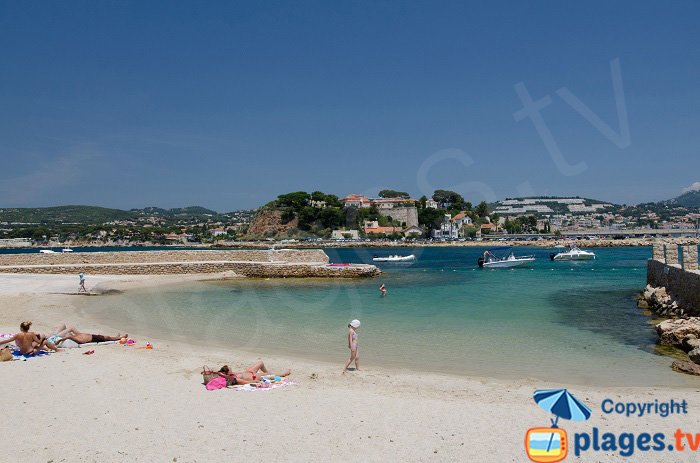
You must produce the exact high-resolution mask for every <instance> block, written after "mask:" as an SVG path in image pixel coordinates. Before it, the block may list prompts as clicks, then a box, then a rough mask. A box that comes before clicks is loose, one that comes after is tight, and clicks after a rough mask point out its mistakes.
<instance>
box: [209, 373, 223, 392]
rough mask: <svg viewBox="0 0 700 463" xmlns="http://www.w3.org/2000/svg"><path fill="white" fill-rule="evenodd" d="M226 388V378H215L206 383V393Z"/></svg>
mask: <svg viewBox="0 0 700 463" xmlns="http://www.w3.org/2000/svg"><path fill="white" fill-rule="evenodd" d="M225 387H226V378H224V377H223V376H219V377H216V378H214V379H212V380H211V381H209V382H208V383H207V391H214V390H216V389H222V388H225Z"/></svg>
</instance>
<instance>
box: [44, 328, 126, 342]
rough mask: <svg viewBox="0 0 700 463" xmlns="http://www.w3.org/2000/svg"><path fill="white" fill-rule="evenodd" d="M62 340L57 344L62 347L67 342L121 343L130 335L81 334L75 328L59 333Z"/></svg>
mask: <svg viewBox="0 0 700 463" xmlns="http://www.w3.org/2000/svg"><path fill="white" fill-rule="evenodd" d="M58 336H60V338H61V340H60V341H58V342H57V343H56V345H57V346H60V345H61V344H63V343H64V342H65V341H68V340H70V341H73V342H75V343H76V344H87V343H89V342H107V341H119V340H120V339H121V338H128V337H129V335H128V334H118V335H116V336H106V335H102V334H88V333H81V332H80V331H78V330H77V329H76V328H75V327H70V328H66V329H64V330H62V331H60V332H59V333H58Z"/></svg>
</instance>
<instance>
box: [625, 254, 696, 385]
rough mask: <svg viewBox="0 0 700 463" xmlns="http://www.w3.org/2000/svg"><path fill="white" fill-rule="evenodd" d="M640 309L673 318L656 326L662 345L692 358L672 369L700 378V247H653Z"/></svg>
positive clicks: (673, 366)
mask: <svg viewBox="0 0 700 463" xmlns="http://www.w3.org/2000/svg"><path fill="white" fill-rule="evenodd" d="M638 305H639V307H640V308H643V309H649V310H651V311H652V312H655V313H656V314H658V315H660V316H667V317H673V318H670V319H668V320H664V321H662V322H661V323H659V324H657V325H656V332H657V334H658V335H659V344H662V345H668V346H672V347H675V348H678V349H681V350H683V351H684V352H686V353H687V354H688V360H676V361H674V362H673V365H672V368H673V369H674V370H676V371H679V372H682V373H689V374H694V375H700V317H697V316H696V315H700V271H699V270H698V247H697V246H696V245H685V246H679V245H677V244H673V243H668V242H657V243H654V245H653V250H652V258H651V259H649V262H648V263H647V287H646V289H645V291H644V292H643V293H642V295H641V296H640V298H639V301H638Z"/></svg>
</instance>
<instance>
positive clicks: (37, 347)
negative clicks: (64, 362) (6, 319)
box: [0, 322, 58, 355]
mask: <svg viewBox="0 0 700 463" xmlns="http://www.w3.org/2000/svg"><path fill="white" fill-rule="evenodd" d="M31 327H32V322H22V323H21V324H20V325H19V329H20V330H21V331H20V332H19V333H17V334H16V335H14V336H12V337H11V338H7V339H4V340H2V341H0V346H2V345H3V344H7V343H10V342H12V341H14V343H15V344H16V345H17V349H19V351H20V352H21V353H22V354H24V355H34V354H38V353H39V352H40V351H42V350H52V351H54V352H56V351H58V349H57V348H56V346H55V345H53V343H51V342H49V341H48V340H47V339H46V337H45V336H42V335H40V334H38V333H34V332H32V331H29V328H31Z"/></svg>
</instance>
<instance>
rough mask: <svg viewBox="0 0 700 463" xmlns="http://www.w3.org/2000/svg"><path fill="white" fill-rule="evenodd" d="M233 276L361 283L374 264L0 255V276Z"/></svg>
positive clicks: (182, 254) (200, 255)
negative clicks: (336, 280)
mask: <svg viewBox="0 0 700 463" xmlns="http://www.w3.org/2000/svg"><path fill="white" fill-rule="evenodd" d="M221 272H233V273H234V274H236V275H238V276H246V277H256V278H363V277H372V276H376V275H379V274H380V273H381V272H380V270H379V269H378V268H377V267H375V266H374V265H366V264H351V265H333V264H330V263H329V258H328V255H327V254H326V253H325V252H323V251H322V250H320V249H303V250H302V249H289V250H284V249H283V250H195V251H182V250H179V251H178V250H172V251H120V252H72V253H54V254H40V253H38V252H37V253H27V254H5V255H0V273H39V274H78V273H86V274H90V275H172V274H201V273H221Z"/></svg>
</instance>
